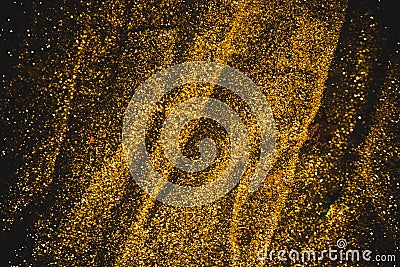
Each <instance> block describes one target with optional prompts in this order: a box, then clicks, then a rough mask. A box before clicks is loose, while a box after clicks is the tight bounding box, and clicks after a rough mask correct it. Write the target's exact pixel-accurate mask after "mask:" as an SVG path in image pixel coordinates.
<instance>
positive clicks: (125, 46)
mask: <svg viewBox="0 0 400 267" xmlns="http://www.w3.org/2000/svg"><path fill="white" fill-rule="evenodd" d="M25 2H26V1H21V2H19V1H14V2H10V3H9V4H8V6H7V8H9V9H10V10H14V11H15V12H16V13H15V15H13V13H12V12H10V13H9V14H10V15H8V14H6V16H5V17H4V18H3V17H2V18H1V21H0V23H1V29H0V31H1V32H0V39H1V41H2V44H3V43H4V46H3V47H2V48H1V49H0V52H1V60H2V68H1V72H2V73H0V75H1V76H2V79H1V80H2V81H1V82H2V87H1V92H0V99H1V105H0V113H1V114H0V116H1V136H0V137H1V143H2V144H1V146H0V150H1V151H0V153H1V154H0V155H1V172H2V180H1V182H0V186H1V191H0V226H1V228H0V242H1V243H2V245H3V244H4V245H3V246H4V249H3V250H2V252H1V254H0V265H1V266H3V265H4V266H295V265H296V264H299V265H298V266H302V263H294V262H290V261H289V262H282V261H279V260H277V259H275V260H274V261H267V262H265V261H260V259H259V257H258V252H259V250H260V249H268V250H280V249H285V250H287V251H290V249H298V250H302V249H309V248H315V249H318V250H324V249H327V248H328V247H329V246H334V245H335V244H336V240H338V239H339V238H345V239H346V240H347V242H348V244H349V247H350V248H353V249H360V250H361V249H370V250H371V251H373V253H374V254H393V255H397V257H398V258H400V254H399V252H400V249H399V246H400V244H399V240H400V236H399V232H400V231H399V221H400V220H399V218H400V214H399V207H398V205H399V204H400V203H399V202H400V185H399V183H400V175H399V171H398V170H399V166H400V160H399V140H398V138H399V137H398V136H399V132H398V123H399V108H400V107H399V103H400V99H399V97H400V94H399V91H400V90H399V88H400V77H399V72H400V65H399V64H400V57H399V50H400V42H399V36H400V35H399V32H398V28H396V26H398V25H395V24H396V23H395V22H394V21H390V20H389V19H388V16H387V14H386V13H384V11H385V10H386V11H387V10H388V9H390V7H389V6H385V5H383V4H382V3H380V1H367V0H365V1H364V0H363V1H328V0H324V1H317V0H310V1H306V0H304V1H302V0H301V1H278V0H276V1H246V0H243V1H242V0H238V1H208V0H205V1H122V0H115V1H78V0H73V1H61V0H57V1H51V3H44V2H42V1H32V2H31V3H29V4H27V3H25ZM390 18H392V17H390ZM188 61H210V62H218V63H222V64H227V65H229V66H232V67H234V68H236V69H238V70H240V71H241V72H243V73H245V74H246V75H247V76H248V77H249V78H251V80H252V81H254V82H255V83H256V84H257V86H258V87H259V89H260V90H261V91H262V93H263V94H264V95H265V97H266V98H267V100H268V102H269V104H270V105H271V108H272V111H273V114H274V118H275V122H276V126H277V138H278V142H277V154H276V157H275V161H274V163H273V166H272V168H271V170H270V172H269V174H268V176H267V177H266V179H265V181H264V183H263V184H262V186H261V187H260V188H259V189H258V190H257V191H255V192H254V193H249V190H248V184H247V181H248V178H249V177H248V176H250V175H251V171H252V168H253V167H254V165H255V164H256V162H257V153H256V152H254V155H252V158H251V163H250V165H251V166H250V168H249V172H248V173H246V175H245V176H244V177H243V179H242V182H241V183H240V184H239V185H238V186H236V187H235V188H234V189H233V190H232V191H231V192H230V193H229V194H227V195H226V196H225V197H223V198H221V199H219V200H218V201H215V202H213V203H210V204H208V205H204V206H198V207H190V208H183V207H172V206H169V205H167V204H164V203H162V202H159V201H156V200H155V199H153V198H152V197H150V196H148V195H147V194H146V193H145V192H144V191H143V190H142V189H141V188H140V187H139V186H138V185H137V184H136V182H135V180H134V179H133V178H132V177H131V175H130V173H129V170H128V167H127V165H126V162H125V158H124V153H123V148H122V136H121V134H122V128H123V117H124V113H125V111H126V108H127V107H128V104H129V101H130V100H131V98H132V96H133V95H134V93H135V90H136V89H137V88H138V87H139V86H140V85H141V83H142V82H144V81H145V80H146V79H148V78H149V77H150V76H151V75H153V74H154V73H156V72H157V71H159V70H162V69H165V68H167V67H170V66H172V65H175V64H179V63H183V62H188ZM196 96H204V97H214V98H218V99H221V100H223V101H225V102H226V103H229V104H230V105H231V106H232V107H233V109H234V110H235V111H236V112H237V113H238V114H239V115H240V116H241V118H242V120H243V121H244V124H245V125H246V126H245V127H246V129H247V130H248V132H249V133H250V138H249V140H250V143H251V145H252V146H253V148H255V150H257V148H258V147H259V142H260V140H259V132H258V131H259V129H258V124H257V121H255V119H254V116H253V114H251V110H249V109H248V107H247V106H246V105H245V103H244V102H243V100H242V99H240V98H239V97H238V96H237V95H235V94H232V92H229V91H228V90H227V89H226V88H222V87H220V86H216V85H213V84H188V85H184V86H180V87H178V88H176V89H174V90H173V91H171V92H170V93H169V94H168V95H166V96H164V97H163V99H162V101H160V102H159V103H158V104H157V106H156V107H154V108H153V110H152V113H151V116H150V118H149V120H148V123H147V126H146V130H147V136H146V138H147V139H146V145H147V149H148V153H149V155H150V158H151V159H152V162H153V164H154V166H155V168H156V169H157V171H159V172H160V173H162V175H163V176H164V177H165V178H167V179H169V180H170V181H171V182H174V183H177V184H181V185H191V186H198V185H201V184H205V183H208V182H210V181H213V180H214V179H216V177H218V176H219V175H220V173H221V172H223V171H224V169H225V168H226V166H227V161H228V159H229V156H230V149H231V140H229V138H228V137H227V134H226V131H225V130H224V129H223V127H221V125H219V124H218V123H216V122H215V121H213V120H207V119H199V120H193V121H191V123H190V124H188V125H187V127H186V128H184V129H183V130H182V132H181V134H180V137H179V139H180V140H181V149H182V153H183V154H184V155H185V156H187V157H188V158H198V156H199V142H200V141H201V139H204V138H210V139H213V140H214V142H215V143H216V147H217V149H218V151H217V158H216V161H215V162H214V163H213V165H212V166H211V167H210V169H207V171H206V172H204V173H200V174H198V175H197V174H196V175H195V174H191V175H189V176H188V175H186V174H182V173H180V172H178V171H176V170H175V171H174V167H173V166H172V164H171V163H170V162H168V160H167V159H166V157H165V155H164V152H163V150H162V148H161V146H160V140H159V130H160V128H161V126H162V124H163V122H164V120H165V114H166V113H168V112H170V110H172V109H174V107H176V106H177V105H178V104H179V103H182V102H183V101H185V100H187V99H190V98H193V97H196ZM337 264H338V263H337V262H329V261H325V262H308V263H304V265H315V266H336V265H337ZM343 264H344V265H345V266H376V265H377V264H378V265H379V263H377V262H373V263H371V262H370V263H366V262H346V263H343ZM382 266H383V265H382Z"/></svg>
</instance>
